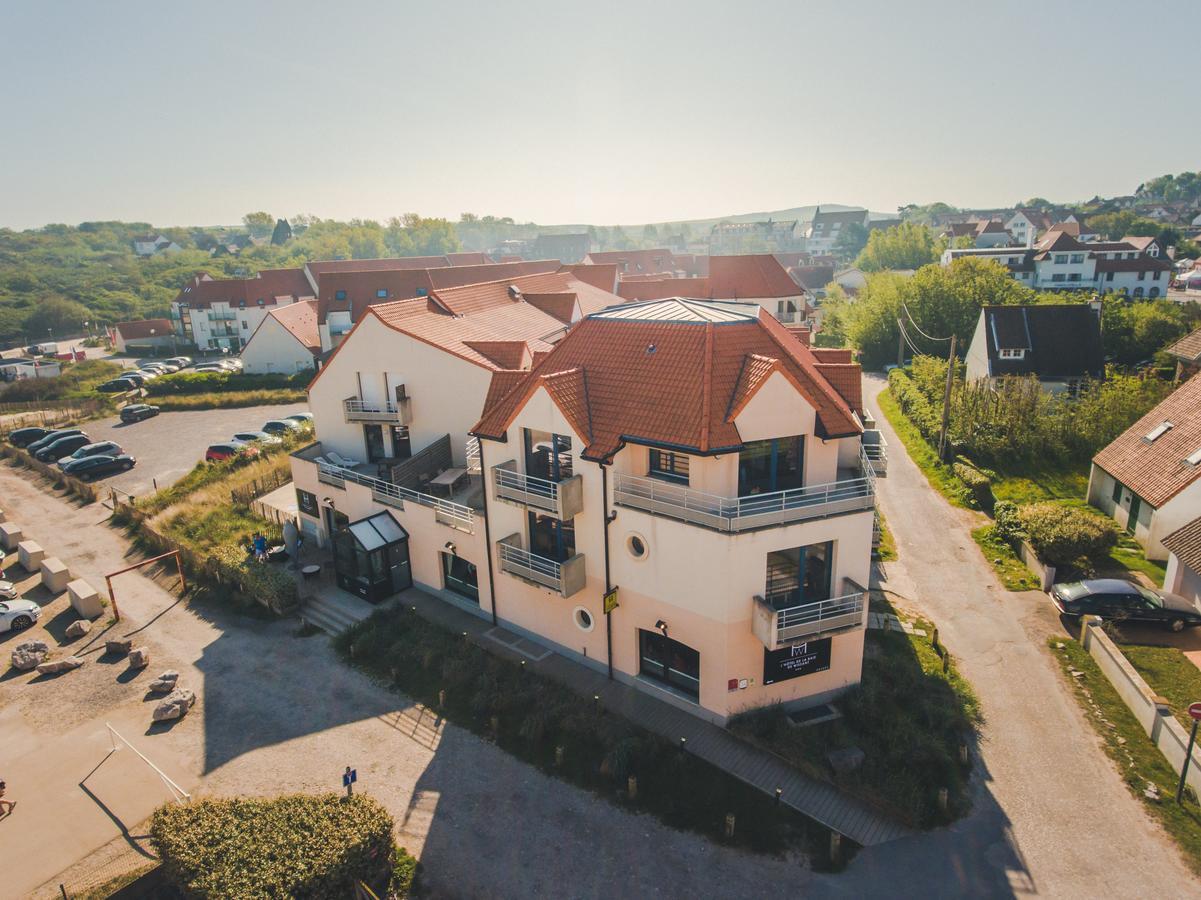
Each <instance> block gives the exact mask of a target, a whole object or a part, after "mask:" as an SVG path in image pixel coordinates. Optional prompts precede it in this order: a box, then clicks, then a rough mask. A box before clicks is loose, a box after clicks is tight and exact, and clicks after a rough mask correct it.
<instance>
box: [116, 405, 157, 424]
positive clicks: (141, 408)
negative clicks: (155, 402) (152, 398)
mask: <svg viewBox="0 0 1201 900" xmlns="http://www.w3.org/2000/svg"><path fill="white" fill-rule="evenodd" d="M158 413H159V409H158V407H157V406H151V405H150V404H148V403H131V404H130V405H129V406H123V407H121V421H122V422H141V421H142V420H143V419H149V418H150V417H151V416H157V415H158Z"/></svg>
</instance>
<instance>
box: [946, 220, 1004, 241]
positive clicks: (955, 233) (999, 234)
mask: <svg viewBox="0 0 1201 900" xmlns="http://www.w3.org/2000/svg"><path fill="white" fill-rule="evenodd" d="M943 234H944V236H945V237H948V238H951V239H955V238H961V237H968V238H971V239H972V246H973V247H1005V246H1008V245H1009V244H1010V243H1012V241H1013V236H1012V235H1011V234H1010V233H1009V232H1008V231H1006V229H1005V226H1004V225H1003V224H1002V223H1001V222H998V221H997V220H996V219H988V220H987V221H986V220H978V221H975V222H955V223H953V224H951V225H950V226H949V227H948V228H947V230H946V231H945V232H944V233H943Z"/></svg>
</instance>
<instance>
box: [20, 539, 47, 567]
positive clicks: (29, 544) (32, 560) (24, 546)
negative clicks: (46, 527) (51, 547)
mask: <svg viewBox="0 0 1201 900" xmlns="http://www.w3.org/2000/svg"><path fill="white" fill-rule="evenodd" d="M45 558H46V551H45V550H43V549H42V545H41V544H39V543H38V542H37V541H21V543H19V544H17V559H18V560H20V562H21V568H23V569H24V570H25V571H26V572H36V571H38V570H39V569H40V568H41V566H42V560H43V559H45Z"/></svg>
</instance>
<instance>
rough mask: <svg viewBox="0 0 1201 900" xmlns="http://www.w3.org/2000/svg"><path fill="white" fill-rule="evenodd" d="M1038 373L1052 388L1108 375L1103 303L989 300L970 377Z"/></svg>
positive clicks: (975, 339)
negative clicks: (1014, 303) (1012, 303)
mask: <svg viewBox="0 0 1201 900" xmlns="http://www.w3.org/2000/svg"><path fill="white" fill-rule="evenodd" d="M1006 375H1034V376H1035V377H1037V378H1038V380H1039V383H1040V384H1041V385H1042V386H1043V387H1044V388H1045V389H1046V390H1048V391H1051V392H1052V393H1056V392H1059V391H1063V390H1074V389H1075V388H1076V387H1077V386H1079V384H1080V382H1081V381H1083V380H1084V379H1086V378H1102V377H1104V375H1105V358H1104V354H1103V353H1102V350H1101V305H1100V303H1087V304H1086V303H1074V304H1065V305H1058V304H1056V305H1041V306H986V307H984V309H982V310H981V311H980V318H979V319H977V321H976V330H975V331H974V332H973V333H972V340H971V343H970V344H969V345H968V351H967V378H968V380H969V381H979V380H982V379H988V380H995V379H997V378H1001V377H1004V376H1006Z"/></svg>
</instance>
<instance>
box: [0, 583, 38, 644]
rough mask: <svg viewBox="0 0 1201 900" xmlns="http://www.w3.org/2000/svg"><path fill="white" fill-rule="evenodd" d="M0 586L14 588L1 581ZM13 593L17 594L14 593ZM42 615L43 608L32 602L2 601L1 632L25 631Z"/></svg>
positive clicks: (0, 605) (0, 614) (0, 608)
mask: <svg viewBox="0 0 1201 900" xmlns="http://www.w3.org/2000/svg"><path fill="white" fill-rule="evenodd" d="M0 585H8V587H9V589H11V588H12V585H11V584H9V583H8V582H7V581H0ZM13 593H14V594H15V593H16V592H15V591H13ZM41 615H42V608H41V607H40V606H38V605H37V604H36V603H34V602H33V601H32V600H18V599H13V600H0V632H2V631H24V630H25V629H26V628H28V627H29V626H30V625H32V624H33V623H34V622H36V621H37V620H38V619H39V618H40V617H41Z"/></svg>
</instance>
